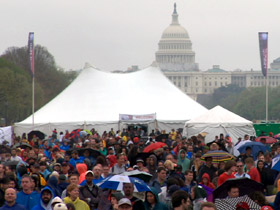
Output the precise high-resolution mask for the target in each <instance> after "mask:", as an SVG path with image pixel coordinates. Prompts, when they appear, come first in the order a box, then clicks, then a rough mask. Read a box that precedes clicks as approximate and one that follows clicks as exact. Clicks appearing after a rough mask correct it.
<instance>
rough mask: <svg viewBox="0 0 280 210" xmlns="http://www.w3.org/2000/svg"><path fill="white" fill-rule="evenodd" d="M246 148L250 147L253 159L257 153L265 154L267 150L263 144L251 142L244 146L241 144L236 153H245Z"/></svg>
mask: <svg viewBox="0 0 280 210" xmlns="http://www.w3.org/2000/svg"><path fill="white" fill-rule="evenodd" d="M247 147H250V148H251V149H252V155H253V156H254V157H256V156H257V154H258V152H259V151H262V152H264V153H265V152H266V150H267V148H266V146H265V145H264V144H263V143H260V142H255V141H251V142H247V143H246V144H243V145H242V146H241V147H239V148H238V151H239V152H240V153H245V152H246V148H247Z"/></svg>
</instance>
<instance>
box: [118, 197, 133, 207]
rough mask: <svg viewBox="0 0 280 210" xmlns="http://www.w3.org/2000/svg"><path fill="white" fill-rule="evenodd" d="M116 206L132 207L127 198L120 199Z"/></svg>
mask: <svg viewBox="0 0 280 210" xmlns="http://www.w3.org/2000/svg"><path fill="white" fill-rule="evenodd" d="M118 204H119V206H121V205H124V204H127V205H129V206H132V204H131V202H130V200H129V199H128V198H122V199H121V200H119V203H118Z"/></svg>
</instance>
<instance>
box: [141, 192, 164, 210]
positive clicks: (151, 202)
mask: <svg viewBox="0 0 280 210" xmlns="http://www.w3.org/2000/svg"><path fill="white" fill-rule="evenodd" d="M150 189H151V191H147V192H146V196H145V202H144V206H145V210H168V207H167V206H166V205H165V204H164V203H162V202H160V201H159V198H158V192H157V190H156V189H155V188H153V187H151V188H150Z"/></svg>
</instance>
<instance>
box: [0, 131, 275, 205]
mask: <svg viewBox="0 0 280 210" xmlns="http://www.w3.org/2000/svg"><path fill="white" fill-rule="evenodd" d="M224 136H225V137H224ZM204 137H205V136H204V135H202V134H199V135H197V136H192V137H190V138H186V137H184V136H182V134H181V132H180V131H175V130H174V129H172V130H171V131H170V132H166V131H164V130H163V131H159V130H158V129H156V130H153V131H152V132H151V133H149V134H148V133H146V132H145V131H144V130H143V129H141V128H137V129H123V130H122V131H114V130H113V129H111V130H110V131H108V132H104V133H103V134H99V133H98V132H97V131H95V130H94V129H92V130H90V131H82V130H78V131H77V130H76V131H75V132H74V133H73V132H68V131H65V132H61V131H59V132H58V131H57V130H56V129H55V130H53V132H52V135H51V136H49V137H48V138H45V139H40V138H38V136H36V135H33V136H32V138H29V139H28V138H27V136H26V134H23V135H22V136H21V137H15V138H14V140H13V143H12V145H6V142H4V143H3V145H1V148H0V153H1V154H0V159H1V164H0V206H1V208H0V210H8V209H9V210H18V209H19V210H95V209H98V210H124V209H129V210H132V209H133V210H157V209H160V210H171V209H176V210H179V209H183V210H186V209H188V210H191V209H193V210H200V209H201V210H216V209H218V208H217V205H216V204H215V200H214V199H213V195H212V194H213V190H215V189H217V188H218V187H219V186H221V185H223V184H224V183H225V182H226V181H227V180H228V179H235V178H248V179H251V180H254V181H256V182H258V183H262V184H263V186H264V190H263V191H262V192H258V191H253V192H251V193H250V194H248V196H249V197H250V199H252V200H253V201H254V202H255V203H256V204H257V205H258V206H260V209H262V210H270V209H276V210H279V209H280V193H278V191H279V190H280V183H278V181H279V180H280V179H279V177H280V175H279V174H278V171H276V170H273V169H272V159H273V158H274V157H275V156H277V155H278V154H280V145H278V144H277V143H276V144H275V145H269V144H266V142H265V139H264V140H263V142H262V143H263V144H264V145H265V146H266V148H267V150H266V151H265V152H264V151H260V152H258V153H257V154H253V153H252V148H250V147H248V148H246V151H245V152H244V153H241V154H240V155H238V156H237V157H233V158H232V159H230V160H227V161H217V162H215V161H213V158H212V157H211V156H208V157H206V158H204V159H203V158H202V157H203V155H204V154H207V153H208V152H209V151H214V150H223V151H225V152H228V153H229V154H234V153H233V149H234V147H236V146H237V145H238V144H241V142H242V141H247V140H249V138H250V137H249V136H248V135H245V136H244V137H241V138H240V139H239V140H238V141H237V143H235V144H234V143H233V141H232V140H231V139H230V136H229V135H226V134H219V136H216V138H215V139H213V141H212V142H210V143H208V144H206V143H205V141H204ZM157 142H161V143H163V144H164V145H162V144H161V146H158V147H154V148H153V149H152V150H150V151H149V152H145V149H146V148H147V147H148V146H151V145H156V143H157ZM134 170H138V172H139V174H140V173H141V172H143V173H144V172H146V173H145V174H148V175H149V174H150V175H149V176H148V178H149V179H148V180H144V181H145V182H146V185H148V186H149V189H150V190H147V191H145V192H139V193H135V186H134V184H133V183H124V184H123V187H122V189H121V190H113V189H102V188H101V187H100V186H99V185H100V183H102V182H103V181H104V180H105V179H106V178H109V177H111V176H112V175H118V174H122V173H124V172H129V171H134ZM278 175H279V176H278ZM279 182H280V181H279ZM241 194H242V192H240V188H239V186H237V185H231V186H229V187H228V189H227V195H226V197H225V199H231V198H238V197H240V196H241ZM275 194H276V196H274V197H275V200H274V199H273V201H269V200H267V199H266V198H268V197H266V196H273V195H275ZM233 209H239V210H241V209H250V207H249V205H248V204H247V203H246V202H239V203H238V204H237V205H235V206H234V208H233Z"/></svg>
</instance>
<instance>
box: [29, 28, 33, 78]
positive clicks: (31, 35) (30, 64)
mask: <svg viewBox="0 0 280 210" xmlns="http://www.w3.org/2000/svg"><path fill="white" fill-rule="evenodd" d="M28 54H29V66H30V72H31V74H32V77H34V32H30V33H29V36H28Z"/></svg>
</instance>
